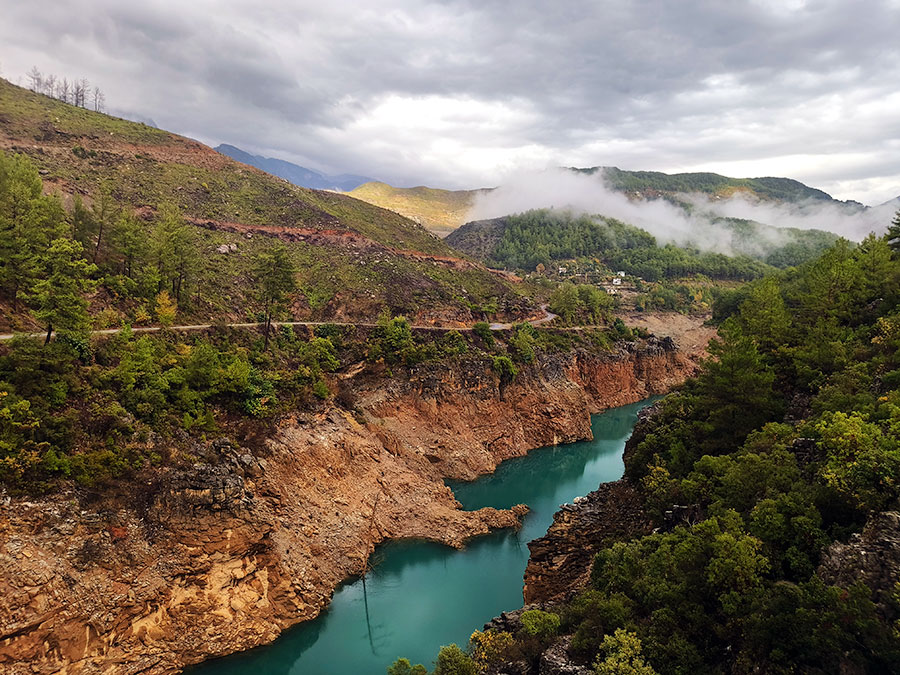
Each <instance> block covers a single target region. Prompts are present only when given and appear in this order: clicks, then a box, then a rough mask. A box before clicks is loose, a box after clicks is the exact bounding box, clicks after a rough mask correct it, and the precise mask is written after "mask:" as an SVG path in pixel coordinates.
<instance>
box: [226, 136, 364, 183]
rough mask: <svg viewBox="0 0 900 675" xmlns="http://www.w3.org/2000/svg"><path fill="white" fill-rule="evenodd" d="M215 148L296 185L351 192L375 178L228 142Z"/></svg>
mask: <svg viewBox="0 0 900 675" xmlns="http://www.w3.org/2000/svg"><path fill="white" fill-rule="evenodd" d="M213 150H215V151H216V152H219V153H222V154H223V155H226V156H228V157H231V158H232V159H234V160H237V161H238V162H242V163H244V164H249V165H250V166H255V167H256V168H257V169H261V170H262V171H265V172H266V173H271V174H272V175H274V176H278V177H279V178H284V179H285V180H286V181H290V182H291V183H293V184H294V185H298V186H300V187H305V188H310V189H313V190H339V191H341V192H349V191H351V190H353V189H354V188H356V187H358V186H360V185H362V184H363V183H368V182H371V181H372V180H374V179H372V178H368V177H366V176H357V175H354V174H349V173H342V174H338V175H335V176H330V175H327V174H324V173H321V172H319V171H315V170H313V169H309V168H307V167H305V166H300V165H299V164H294V163H293V162H289V161H287V160H285V159H278V158H275V157H264V156H262V155H254V154H251V153H249V152H247V151H246V150H241V149H240V148H238V147H236V146H234V145H229V144H228V143H220V144H219V145H217V146H216V147H215V148H213Z"/></svg>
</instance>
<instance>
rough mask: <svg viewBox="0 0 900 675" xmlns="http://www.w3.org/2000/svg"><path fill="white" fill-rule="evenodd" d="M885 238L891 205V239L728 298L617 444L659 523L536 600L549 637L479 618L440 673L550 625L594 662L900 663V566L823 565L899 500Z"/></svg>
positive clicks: (881, 668) (497, 652) (898, 407)
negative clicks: (706, 350) (572, 590)
mask: <svg viewBox="0 0 900 675" xmlns="http://www.w3.org/2000/svg"><path fill="white" fill-rule="evenodd" d="M889 242H890V243H889ZM891 244H893V245H894V246H895V247H898V248H900V214H898V216H897V218H896V219H895V221H894V226H893V228H892V230H891V232H889V234H888V236H887V237H886V238H877V237H875V236H870V237H869V238H867V239H866V240H865V241H863V242H862V244H861V245H859V246H858V247H851V246H850V245H848V244H847V243H846V242H838V243H837V244H836V245H835V246H834V247H832V248H831V249H829V250H828V251H827V252H826V253H825V254H824V255H823V256H821V257H820V258H819V259H818V260H816V261H814V262H810V263H808V264H806V265H803V266H801V267H799V268H795V269H791V270H788V271H785V272H781V273H779V274H776V275H770V276H767V277H766V278H764V279H760V280H758V281H755V282H753V283H751V284H747V285H745V286H742V287H740V288H738V289H735V290H733V291H730V292H727V293H724V294H722V295H721V296H720V297H719V298H718V299H717V301H716V304H715V316H716V319H717V320H718V321H719V322H720V323H721V325H720V331H719V332H720V339H718V340H717V341H714V342H713V343H712V345H711V347H710V353H711V355H712V357H713V358H712V359H711V360H709V361H708V362H707V363H706V364H705V366H704V368H703V370H702V372H701V373H700V375H699V376H698V377H696V378H695V379H693V380H690V381H689V382H688V383H687V384H686V385H685V386H684V387H683V388H682V389H681V390H680V391H678V392H676V393H674V394H671V395H669V396H667V397H666V398H665V399H664V401H663V402H662V404H661V405H660V406H659V410H658V411H657V412H656V414H655V415H654V416H653V417H652V419H651V421H650V422H649V424H648V425H647V426H645V427H644V428H642V429H638V431H637V432H636V438H634V439H633V441H632V442H633V447H632V448H631V451H630V453H628V454H627V455H626V477H627V478H628V479H630V481H632V482H633V484H635V485H636V486H638V488H639V490H640V491H641V493H642V494H643V496H644V499H645V500H646V505H647V509H648V512H649V513H650V515H651V517H652V518H653V520H654V523H655V526H656V528H657V529H656V531H655V532H654V533H653V534H650V535H648V536H644V537H641V538H639V539H635V540H632V541H621V542H617V543H611V545H609V546H608V547H607V548H604V549H602V550H599V551H597V553H596V558H595V561H594V564H593V572H592V575H591V580H590V585H589V587H588V588H587V589H586V590H584V591H582V592H581V593H580V594H579V595H578V596H577V597H576V598H575V599H574V600H572V601H570V602H568V603H566V604H562V605H560V606H558V607H555V608H551V609H552V610H553V611H552V612H539V614H541V615H547V616H545V617H543V618H541V621H542V622H543V623H544V624H545V625H547V626H549V627H548V628H546V630H545V631H544V634H543V638H542V639H540V640H538V643H539V644H537V645H536V644H535V639H536V638H535V631H534V630H527V629H526V628H527V627H523V629H522V631H521V632H520V633H518V634H516V635H505V636H504V635H495V634H491V635H488V634H484V633H480V632H476V634H475V635H474V636H473V638H474V639H473V643H472V644H471V645H470V648H469V651H468V654H466V653H463V654H462V656H460V655H458V654H456V653H455V652H454V654H453V655H455V658H456V659H457V660H458V661H461V662H463V663H464V664H465V665H463V666H460V668H461V669H450V670H447V669H446V668H444V669H442V670H441V672H442V673H443V672H447V673H468V672H471V673H476V672H485V673H492V672H503V671H498V670H497V668H498V667H499V664H502V663H504V662H505V661H507V660H514V659H521V658H523V657H524V658H526V659H528V658H531V659H536V658H537V655H538V654H539V653H540V651H541V648H542V645H543V647H546V646H547V645H548V644H550V642H552V641H553V639H555V636H557V635H559V634H568V635H571V636H573V637H572V643H571V644H572V649H573V650H574V651H575V652H576V654H578V655H580V656H581V658H582V659H583V660H584V662H586V663H589V664H594V668H595V672H597V673H644V674H647V675H649V674H652V673H726V672H737V673H753V672H766V673H789V672H816V673H818V672H821V673H826V672H828V673H832V672H860V673H862V672H867V673H895V672H898V669H900V583H897V581H898V580H897V579H893V581H889V582H888V583H887V585H883V584H882V585H881V586H879V585H878V584H877V582H873V583H875V585H874V586H872V587H870V586H867V585H866V584H864V583H863V582H862V581H857V582H856V583H852V582H846V583H845V584H844V585H835V581H834V579H832V578H830V577H829V576H828V574H827V573H825V572H823V571H822V570H821V568H820V563H821V562H822V559H823V552H824V551H825V550H826V549H827V548H828V546H829V545H830V544H831V543H832V542H835V541H847V540H848V539H849V537H850V535H851V534H852V533H854V532H859V531H861V530H862V528H863V527H864V526H865V525H866V523H867V522H869V521H870V520H871V519H872V517H873V516H874V515H875V514H878V513H880V512H883V511H887V510H892V509H897V508H898V506H900V503H898V498H900V253H898V251H896V250H892V248H891ZM875 564H876V565H877V564H879V563H877V562H876V563H875ZM849 574H850V578H851V579H854V578H859V577H860V572H859V570H854V569H852V568H851V569H850V572H849ZM535 611H537V610H535ZM535 620H537V619H535ZM485 644H488V645H491V649H489V650H487V651H486V650H485V647H484V645H485ZM449 655H450V654H449V652H448V656H449ZM401 665H404V664H401ZM398 672H399V671H398Z"/></svg>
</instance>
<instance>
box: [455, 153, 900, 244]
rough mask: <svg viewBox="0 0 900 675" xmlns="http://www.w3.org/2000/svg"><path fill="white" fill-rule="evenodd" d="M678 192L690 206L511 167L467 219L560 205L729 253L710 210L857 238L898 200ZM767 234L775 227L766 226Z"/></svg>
mask: <svg viewBox="0 0 900 675" xmlns="http://www.w3.org/2000/svg"><path fill="white" fill-rule="evenodd" d="M682 199H683V200H684V201H687V202H690V203H692V204H693V205H694V207H695V208H694V211H693V213H692V214H688V213H686V212H685V211H684V210H683V209H681V208H679V207H677V206H675V205H673V204H670V203H669V202H667V201H665V200H663V199H656V200H650V201H644V200H632V199H629V198H628V196H627V195H626V194H624V193H621V192H616V191H614V190H611V189H609V188H608V187H607V186H606V184H605V183H604V181H603V178H602V176H601V173H600V172H597V173H596V174H594V175H587V174H583V173H575V172H573V171H569V170H567V169H548V170H546V171H540V172H533V173H524V174H519V175H516V176H514V177H512V178H511V179H509V180H507V181H506V182H505V184H504V185H502V186H501V187H499V188H497V189H495V190H493V191H491V192H488V193H484V194H481V195H479V196H478V197H477V199H476V201H475V205H474V206H473V207H472V211H471V212H470V214H469V220H482V219H486V218H498V217H500V216H506V215H510V214H513V213H521V212H522V211H527V210H529V209H539V208H555V209H566V210H571V211H574V212H577V213H589V214H599V215H603V216H608V217H612V218H616V219H618V220H621V221H624V222H626V223H630V224H632V225H636V226H638V227H640V228H643V229H645V230H647V231H648V232H650V233H651V234H653V235H654V236H655V237H656V238H657V240H659V241H660V242H663V243H665V242H673V243H677V244H692V245H694V246H697V247H699V248H702V249H705V250H715V251H720V252H723V253H729V252H730V240H731V234H730V233H729V232H727V231H724V230H723V229H722V228H721V227H719V226H716V225H715V224H713V222H712V220H713V219H714V218H717V217H727V218H744V219H747V220H753V221H756V222H759V223H764V224H766V225H773V226H775V227H795V228H800V229H819V230H827V231H829V232H833V233H835V234H837V235H839V236H841V237H845V238H847V239H850V240H852V241H859V240H861V239H862V238H863V237H865V236H866V235H867V234H869V233H870V232H875V233H877V234H881V233H883V232H884V231H885V230H886V229H887V226H888V225H889V224H890V222H891V219H892V218H893V216H894V213H895V211H896V210H897V208H898V207H900V203H898V200H894V201H891V202H887V203H885V204H882V205H880V206H876V207H872V208H868V209H862V208H858V207H857V208H854V207H852V206H849V205H848V206H844V205H841V204H839V203H835V202H820V201H817V200H808V201H805V202H803V203H798V204H776V203H772V202H764V201H758V200H755V199H753V198H752V196H745V195H741V194H738V195H736V196H733V197H730V198H728V199H716V198H712V199H711V198H710V197H709V196H708V195H705V194H690V195H683V196H682ZM768 236H771V237H777V234H776V233H774V232H769V234H768ZM771 243H778V242H777V241H775V242H771Z"/></svg>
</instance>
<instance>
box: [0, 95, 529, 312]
mask: <svg viewBox="0 0 900 675" xmlns="http://www.w3.org/2000/svg"><path fill="white" fill-rule="evenodd" d="M0 150H3V151H5V152H6V153H7V154H15V153H21V154H24V155H26V156H28V157H29V158H30V159H31V161H32V162H33V163H34V165H35V166H36V167H37V169H38V170H39V172H40V175H41V178H42V179H43V182H44V189H45V191H47V192H51V193H55V194H57V195H59V196H60V197H61V198H62V200H63V202H64V203H65V205H66V207H67V209H68V210H70V211H71V209H72V208H73V207H74V200H75V198H76V197H78V198H80V199H81V200H83V201H84V203H85V205H86V206H87V207H88V209H89V210H90V209H91V208H94V207H96V206H97V204H98V201H99V199H100V195H101V194H102V193H104V192H106V193H108V195H109V197H110V198H111V201H112V203H113V206H114V208H116V209H122V210H123V211H125V212H133V213H136V214H137V215H138V216H140V223H141V224H142V225H141V226H142V230H143V235H142V236H144V237H149V236H150V232H151V230H152V229H153V224H154V223H155V222H156V220H158V218H157V214H158V211H159V208H160V206H161V205H163V204H168V205H172V206H174V207H177V209H178V210H180V212H181V214H183V216H184V217H185V219H186V221H187V222H188V223H189V225H190V227H191V229H192V231H193V235H192V236H193V238H194V239H195V245H196V256H195V257H196V260H197V261H198V262H199V263H200V264H199V265H198V266H197V271H196V274H195V275H194V279H193V284H192V288H191V289H190V292H189V293H188V294H187V295H186V297H185V298H184V299H183V301H182V302H181V303H180V307H179V309H180V316H179V320H182V319H184V320H189V319H209V320H216V319H226V320H227V319H242V318H244V317H246V316H248V315H249V314H252V313H253V312H254V311H255V304H256V303H255V301H254V299H253V297H252V295H253V293H252V284H251V283H250V278H249V277H250V268H251V261H252V259H253V257H254V256H255V255H256V254H258V253H259V252H260V251H262V250H265V249H267V248H269V247H270V246H271V245H272V244H273V243H275V242H277V241H279V240H281V241H284V242H287V243H288V244H289V251H290V255H291V257H292V258H293V260H294V261H295V262H296V264H297V265H298V267H299V268H300V270H301V272H300V279H299V282H300V287H301V289H302V293H300V294H298V296H297V297H296V298H295V301H294V304H293V314H294V316H297V317H298V318H303V317H306V316H311V317H315V318H365V319H372V318H374V317H376V316H377V315H378V314H379V312H380V311H381V310H382V309H383V308H389V309H390V310H391V311H393V312H394V313H404V314H407V315H409V316H410V317H411V318H413V319H414V320H417V321H435V320H445V321H470V320H472V319H473V318H475V317H478V318H480V313H479V309H480V307H481V306H482V305H490V306H492V307H493V306H499V307H500V308H501V309H502V308H504V307H507V306H509V307H513V306H518V305H519V304H520V303H521V301H520V299H519V297H518V296H517V295H516V294H515V293H514V292H513V291H512V289H511V287H510V286H509V284H508V282H506V281H505V280H503V279H500V278H499V277H497V276H496V275H494V274H492V273H490V272H489V271H487V270H486V269H484V268H483V267H481V266H480V265H478V264H474V263H471V262H469V261H466V260H460V259H459V258H458V257H457V255H458V254H456V253H454V252H453V251H452V249H450V248H449V247H448V246H447V245H446V244H445V243H444V242H442V241H441V240H440V239H438V238H437V237H435V236H434V235H432V234H431V233H430V232H428V231H427V230H426V229H425V228H423V227H422V226H420V225H418V224H416V223H414V222H412V221H411V220H409V219H407V218H404V217H402V216H400V215H398V214H396V213H393V212H391V211H388V210H385V209H382V208H379V207H377V206H373V205H371V204H368V203H366V202H363V201H360V200H358V199H354V198H352V197H348V196H345V195H342V194H336V193H332V192H322V191H316V190H309V189H305V188H300V187H296V186H294V185H291V184H289V183H287V182H286V181H284V180H281V179H278V178H276V177H274V176H271V175H269V174H266V173H264V172H262V171H260V170H258V169H255V168H252V167H250V166H247V165H244V164H240V163H239V162H236V161H234V160H232V159H230V158H228V157H225V156H223V155H221V154H219V153H217V152H215V151H214V150H212V149H211V148H209V147H207V146H205V145H203V144H201V143H198V142H196V141H194V140H191V139H189V138H184V137H181V136H177V135H175V134H171V133H168V132H166V131H162V130H160V129H156V128H153V127H149V126H146V125H144V124H138V123H134V122H130V121H127V120H123V119H119V118H115V117H112V116H109V115H105V114H102V113H97V112H92V111H89V110H85V109H82V108H77V107H74V106H71V105H67V104H65V103H62V102H60V101H57V100H55V99H53V98H50V97H47V96H43V95H40V94H35V93H33V92H31V91H28V90H25V89H23V88H21V87H17V86H15V85H13V84H11V83H9V82H7V81H5V80H0ZM91 245H93V242H92V243H91ZM223 245H226V248H227V249H228V253H216V251H217V249H220V247H222V246H223ZM99 249H100V250H101V252H102V249H103V246H100V247H99ZM97 262H100V263H103V262H106V261H104V260H102V255H101V259H100V260H98V261H97ZM116 293H117V291H116V289H112V288H109V287H108V286H104V287H101V293H100V294H99V299H98V298H95V304H97V303H100V305H102V306H103V308H105V309H108V310H110V311H111V312H115V313H116V316H115V317H111V318H110V320H111V321H113V322H118V321H120V320H129V321H130V320H132V319H133V318H134V311H135V307H134V305H135V303H131V304H130V305H129V303H128V302H124V303H123V302H117V301H115V300H116V298H115V297H113V296H115V295H116ZM104 297H105V298H106V301H104V299H103V298H104ZM5 314H6V316H5V319H4V320H3V321H2V323H4V324H5V326H0V328H9V327H15V326H16V325H20V324H22V323H23V322H25V323H26V324H27V319H26V318H24V317H18V316H16V313H15V312H12V311H11V310H10V309H9V308H8V307H6V308H5Z"/></svg>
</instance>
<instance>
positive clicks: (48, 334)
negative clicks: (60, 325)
mask: <svg viewBox="0 0 900 675" xmlns="http://www.w3.org/2000/svg"><path fill="white" fill-rule="evenodd" d="M51 335H53V324H52V323H48V324H47V339H46V340H44V346H46V345H48V344H50V336H51Z"/></svg>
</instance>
